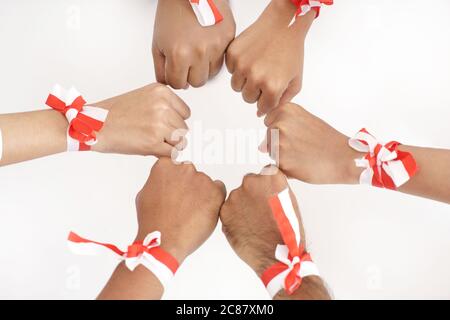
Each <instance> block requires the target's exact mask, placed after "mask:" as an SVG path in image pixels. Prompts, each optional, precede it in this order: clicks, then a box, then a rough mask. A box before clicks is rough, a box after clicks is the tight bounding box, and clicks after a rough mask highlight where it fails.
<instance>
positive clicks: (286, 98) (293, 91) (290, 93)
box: [280, 78, 302, 105]
mask: <svg viewBox="0 0 450 320" xmlns="http://www.w3.org/2000/svg"><path fill="white" fill-rule="evenodd" d="M301 88H302V83H301V80H300V78H296V79H294V80H292V81H291V83H289V85H288V87H287V89H286V91H284V93H283V95H282V96H281V98H280V105H283V104H285V103H288V102H291V101H292V99H294V97H295V96H296V95H297V94H298V93H299V92H300V90H301Z"/></svg>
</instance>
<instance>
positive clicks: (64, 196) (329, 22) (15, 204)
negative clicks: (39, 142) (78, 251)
mask: <svg viewBox="0 0 450 320" xmlns="http://www.w3.org/2000/svg"><path fill="white" fill-rule="evenodd" d="M336 2H337V3H336V4H335V5H334V6H332V7H330V8H325V9H324V10H322V14H321V17H320V19H318V20H317V21H316V22H315V23H314V25H313V27H312V30H311V31H310V33H309V36H308V41H307V49H306V58H305V72H304V86H303V90H302V92H301V94H300V95H299V96H298V97H297V98H296V102H298V103H300V104H302V105H304V106H305V107H306V108H307V109H308V110H310V111H311V112H313V113H314V114H316V115H318V116H319V117H321V118H323V119H325V120H327V121H328V122H329V123H330V124H332V125H333V126H335V127H336V128H338V129H339V130H341V131H342V132H344V133H345V134H347V135H351V134H353V133H354V132H356V131H357V130H358V129H360V128H361V127H362V126H366V127H367V128H368V129H369V130H371V131H372V132H373V133H374V134H375V135H376V136H377V137H379V138H380V139H383V140H388V139H391V138H395V139H396V140H399V141H401V142H403V143H408V144H416V145H423V146H434V147H444V148H449V147H450V139H449V136H450V135H449V131H448V130H449V119H450V108H449V107H450V59H449V57H450V19H449V18H450V2H449V1H446V0H436V1H432V6H431V5H430V6H427V4H426V2H424V1H422V0H414V1H413V0H399V1H388V0H366V1H356V0H354V1H350V0H337V1H336ZM266 3H267V1H256V0H252V1H250V0H247V1H235V3H234V7H235V17H236V20H237V24H238V32H240V31H242V30H243V28H246V27H247V26H248V25H249V24H250V23H251V22H252V21H253V20H254V19H255V18H256V17H257V16H258V15H259V14H260V12H261V11H262V9H263V8H264V6H265V4H266ZM155 5H156V1H150V0H135V1H126V0H109V1H106V0H102V1H87V0H86V1H77V0H73V1H56V0H54V1H49V0H47V1H31V0H30V1H24V0H21V1H18V0H15V1H12V0H2V1H1V4H0V39H1V43H0V88H1V89H0V97H1V103H0V110H1V112H2V113H4V112H18V111H27V110H35V109H42V108H45V106H44V101H45V98H46V95H47V93H48V90H49V89H50V88H51V86H52V85H53V84H54V83H55V82H59V83H61V84H62V85H64V86H70V85H75V86H76V87H77V88H78V89H79V90H80V91H81V92H83V95H84V96H85V97H86V98H87V99H88V100H89V101H96V100H100V99H103V98H107V97H110V96H113V95H116V94H119V93H122V92H125V91H128V90H131V89H134V88H137V87H140V86H143V85H145V84H147V83H150V82H153V81H154V74H153V64H152V58H151V51H150V44H151V38H152V28H153V19H154V14H155ZM229 82H230V76H229V74H228V73H227V72H226V71H225V70H224V71H223V72H222V73H221V74H220V75H219V76H218V77H217V79H215V80H214V81H212V82H210V83H209V84H208V85H207V86H205V87H203V88H201V89H192V90H188V91H183V92H180V93H179V94H180V95H181V96H182V97H183V98H184V99H185V100H186V102H187V103H188V104H189V105H190V106H191V108H192V118H191V120H190V122H189V123H193V122H194V121H195V122H198V121H202V122H201V123H202V125H203V127H204V128H210V129H219V130H225V129H226V128H235V129H238V128H248V129H252V128H255V129H261V128H263V124H262V120H261V119H257V118H256V116H255V106H250V105H247V104H246V103H244V102H243V101H242V99H241V97H240V96H239V95H238V94H236V93H234V92H233V91H232V90H231V88H230V84H229ZM252 148H254V149H252V150H255V152H256V145H254V146H252ZM242 152H246V150H242ZM153 163H154V159H153V158H142V157H133V156H118V155H102V154H95V153H91V154H61V155H57V156H53V157H50V158H46V159H40V160H37V161H33V162H29V163H23V164H19V165H15V166H10V167H4V168H1V169H0V195H1V196H0V199H1V200H0V252H1V255H0V298H12V299H14V298H44V299H47V298H58V299H80V298H87V299H90V298H94V297H95V296H96V294H97V293H98V292H99V290H100V289H101V288H102V286H103V285H104V283H105V282H106V280H107V279H108V277H109V275H110V273H111V271H112V270H113V268H114V267H115V265H116V259H115V258H114V257H113V256H111V255H107V254H105V255H102V256H98V257H82V256H74V255H72V254H71V253H70V252H69V251H68V250H67V248H66V243H65V239H66V236H67V233H68V231H69V230H75V231H77V232H79V233H80V234H81V235H84V236H86V237H90V238H93V239H96V240H99V241H110V242H114V243H116V244H121V245H126V244H127V243H129V242H130V241H131V240H132V239H133V238H134V235H135V230H136V221H135V212H134V196H135V194H136V192H137V191H138V190H139V188H140V187H141V185H142V184H143V182H144V181H145V179H146V178H147V175H148V172H149V168H150V167H151V166H152V164H153ZM197 165H198V167H199V168H200V169H202V170H204V171H206V172H207V173H208V174H209V175H211V176H212V177H213V178H216V179H223V180H224V181H225V183H226V185H227V187H228V189H229V190H230V189H232V188H235V187H237V186H238V185H239V184H240V182H241V178H242V176H243V175H244V174H245V173H247V172H249V171H259V169H260V168H259V166H258V165H245V164H244V165H242V164H241V165H232V164H225V165H206V164H202V163H198V164H197ZM292 186H293V188H294V191H295V192H296V194H297V196H298V199H299V202H300V207H301V209H302V214H303V218H304V221H305V227H306V231H307V235H308V239H309V247H310V250H311V251H312V254H313V256H314V258H315V260H316V262H317V264H318V266H319V268H320V270H321V273H322V275H323V277H324V278H325V279H326V281H327V283H328V284H329V286H330V288H331V289H332V291H333V293H334V296H335V298H338V299H347V298H362V299H372V298H376V299H378V298H388V299H391V298H414V299H416V298H447V299H448V298H450V254H449V252H450V232H449V230H450V207H449V206H448V205H444V204H440V203H437V202H434V201H430V200H425V199H420V198H416V197H412V196H408V195H403V194H399V193H395V192H389V191H384V190H378V189H377V190H375V189H372V188H365V187H359V186H312V185H307V184H303V183H301V182H294V181H293V182H292ZM449 192H450V191H449ZM165 298H194V299H200V298H206V299H216V298H225V299H228V298H230V299H231V298H238V299H240V298H248V299H253V298H267V295H266V293H265V291H264V289H263V286H262V285H261V284H260V282H259V280H258V279H257V278H256V276H255V275H254V274H253V273H252V271H250V270H249V269H248V268H247V267H246V265H244V263H242V262H241V261H240V260H239V259H238V258H237V257H236V256H235V255H234V253H233V252H232V251H231V249H230V248H229V247H228V245H227V243H226V241H225V238H224V237H223V235H222V234H221V232H220V228H219V227H218V228H217V230H216V232H215V233H214V235H213V236H212V237H211V238H210V240H209V241H208V242H207V243H206V244H205V245H204V246H203V247H201V249H199V250H198V251H197V252H196V253H195V254H193V255H192V256H191V257H190V258H189V259H188V260H187V261H186V262H185V264H184V265H183V266H182V267H181V269H180V270H179V272H178V274H177V276H176V279H175V281H174V282H173V286H172V287H171V288H170V290H168V291H167V292H166V295H165Z"/></svg>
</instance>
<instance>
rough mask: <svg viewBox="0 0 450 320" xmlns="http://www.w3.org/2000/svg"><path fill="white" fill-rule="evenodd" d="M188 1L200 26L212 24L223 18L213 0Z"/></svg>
mask: <svg viewBox="0 0 450 320" xmlns="http://www.w3.org/2000/svg"><path fill="white" fill-rule="evenodd" d="M189 3H190V4H191V6H192V10H193V11H194V13H195V16H196V17H197V20H198V22H199V23H200V25H201V26H202V27H209V26H213V25H215V24H217V23H219V22H221V21H222V20H223V16H222V14H221V13H220V11H219V9H217V6H216V5H215V3H214V1H213V0H189Z"/></svg>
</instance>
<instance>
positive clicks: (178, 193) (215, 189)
mask: <svg viewBox="0 0 450 320" xmlns="http://www.w3.org/2000/svg"><path fill="white" fill-rule="evenodd" d="M225 194H226V191H225V186H224V184H223V183H222V182H220V181H213V180H211V178H210V177H208V176H207V175H206V174H204V173H201V172H198V171H197V170H196V169H195V167H194V165H192V164H174V163H173V162H172V160H171V159H168V158H161V159H160V160H158V161H157V162H156V163H155V165H154V166H153V168H152V170H151V172H150V177H149V178H148V180H147V182H146V183H145V185H144V187H143V188H142V190H141V191H140V192H139V193H138V195H137V197H136V207H137V214H138V225H139V230H138V235H137V240H143V239H144V238H145V236H146V235H147V234H149V233H150V232H152V231H156V230H158V231H160V232H161V247H162V248H163V249H165V250H166V251H167V252H169V253H171V254H172V255H173V256H174V257H175V258H176V259H177V260H178V262H179V263H181V262H182V261H183V260H184V259H185V258H186V257H187V256H188V255H190V254H191V253H192V252H194V251H195V250H196V249H197V248H198V247H200V246H201V245H202V244H203V243H204V242H205V241H206V240H207V239H208V238H209V236H210V235H211V233H212V232H213V231H214V229H215V228H216V225H217V221H218V218H219V211H220V208H221V206H222V204H223V202H224V200H225Z"/></svg>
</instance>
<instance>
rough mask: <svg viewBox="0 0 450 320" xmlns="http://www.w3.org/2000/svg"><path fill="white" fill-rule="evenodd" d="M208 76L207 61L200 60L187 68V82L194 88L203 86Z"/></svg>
mask: <svg viewBox="0 0 450 320" xmlns="http://www.w3.org/2000/svg"><path fill="white" fill-rule="evenodd" d="M208 77H209V61H200V62H199V63H197V64H195V65H194V66H191V67H190V68H189V74H188V82H189V84H190V85H191V86H193V87H194V88H198V87H201V86H203V85H204V84H205V83H206V82H207V81H208Z"/></svg>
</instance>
